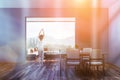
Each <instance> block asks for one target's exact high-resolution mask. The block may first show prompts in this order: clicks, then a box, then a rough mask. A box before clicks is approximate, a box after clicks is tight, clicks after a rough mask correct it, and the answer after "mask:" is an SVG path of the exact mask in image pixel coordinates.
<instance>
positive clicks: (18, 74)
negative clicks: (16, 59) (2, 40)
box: [0, 59, 120, 80]
mask: <svg viewBox="0 0 120 80" xmlns="http://www.w3.org/2000/svg"><path fill="white" fill-rule="evenodd" d="M60 63H61V64H60ZM8 66H9V64H7V65H4V67H2V68H3V69H1V71H2V70H3V71H4V70H5V69H6V68H8ZM119 71H120V70H119ZM119 71H118V70H117V69H116V68H114V66H113V67H111V68H110V69H109V70H107V71H106V73H105V75H104V76H103V75H102V73H101V72H94V73H92V74H91V75H84V73H83V72H82V71H75V69H74V68H73V67H71V68H69V69H68V71H67V72H66V69H65V66H64V61H63V60H61V61H60V60H59V59H55V60H47V61H45V63H44V65H42V66H41V65H40V64H39V63H38V62H35V61H32V62H28V63H26V64H24V65H21V66H20V65H19V66H17V67H16V68H15V69H14V70H12V71H11V70H9V72H5V73H6V74H4V75H1V74H2V72H0V75H1V79H0V80H120V72H119Z"/></svg>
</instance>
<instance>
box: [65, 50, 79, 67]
mask: <svg viewBox="0 0 120 80" xmlns="http://www.w3.org/2000/svg"><path fill="white" fill-rule="evenodd" d="M66 54H67V56H66V69H68V66H75V69H76V66H78V65H80V52H79V50H78V49H75V50H67V51H66Z"/></svg>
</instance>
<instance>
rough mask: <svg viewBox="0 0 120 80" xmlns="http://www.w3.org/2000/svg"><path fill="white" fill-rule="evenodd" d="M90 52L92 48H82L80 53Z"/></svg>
mask: <svg viewBox="0 0 120 80" xmlns="http://www.w3.org/2000/svg"><path fill="white" fill-rule="evenodd" d="M91 52H92V48H83V51H82V53H91Z"/></svg>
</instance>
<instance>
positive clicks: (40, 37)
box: [37, 29, 44, 65]
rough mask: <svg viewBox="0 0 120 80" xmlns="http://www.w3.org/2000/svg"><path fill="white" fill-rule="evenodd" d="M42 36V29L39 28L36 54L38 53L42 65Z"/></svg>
mask: <svg viewBox="0 0 120 80" xmlns="http://www.w3.org/2000/svg"><path fill="white" fill-rule="evenodd" d="M43 38H44V30H43V29H41V31H40V32H39V36H38V45H37V47H38V55H39V62H40V63H41V65H43V60H44V47H43Z"/></svg>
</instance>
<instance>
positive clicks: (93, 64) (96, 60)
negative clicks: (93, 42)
mask: <svg viewBox="0 0 120 80" xmlns="http://www.w3.org/2000/svg"><path fill="white" fill-rule="evenodd" d="M89 65H90V68H91V70H101V69H102V71H103V72H104V67H105V64H104V54H102V53H101V50H100V49H93V51H92V53H91V55H90V64H89Z"/></svg>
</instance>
